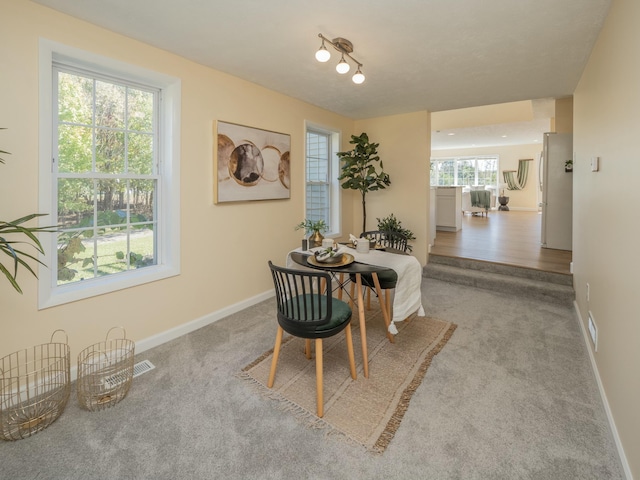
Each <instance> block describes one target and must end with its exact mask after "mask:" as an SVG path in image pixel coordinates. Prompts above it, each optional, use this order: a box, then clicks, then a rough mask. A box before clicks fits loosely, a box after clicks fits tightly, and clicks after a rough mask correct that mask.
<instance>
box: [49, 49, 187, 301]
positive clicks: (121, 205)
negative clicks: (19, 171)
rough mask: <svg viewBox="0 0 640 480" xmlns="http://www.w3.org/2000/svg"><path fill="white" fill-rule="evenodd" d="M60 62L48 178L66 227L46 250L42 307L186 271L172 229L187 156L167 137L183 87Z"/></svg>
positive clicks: (61, 58) (55, 210) (58, 219)
mask: <svg viewBox="0 0 640 480" xmlns="http://www.w3.org/2000/svg"><path fill="white" fill-rule="evenodd" d="M50 62H51V63H50V64H49V69H50V72H51V74H50V88H51V112H50V117H49V118H50V125H49V127H50V129H51V150H50V155H49V156H48V158H49V162H50V166H49V172H47V173H45V174H44V177H45V178H44V182H43V183H45V182H46V185H47V187H46V191H47V192H48V194H49V195H50V196H49V198H50V199H51V200H50V202H49V205H47V206H46V207H48V208H47V211H48V212H50V214H51V218H52V219H53V222H52V223H55V224H57V225H58V232H57V233H56V234H55V235H51V237H53V238H52V239H51V242H50V245H49V248H48V251H47V254H46V256H45V259H46V263H47V265H48V266H49V268H48V269H47V270H48V272H49V274H48V275H44V276H43V277H41V278H44V280H42V284H41V286H42V287H43V289H44V292H45V293H44V296H43V295H41V298H40V303H41V307H46V306H50V305H55V304H58V303H63V302H65V301H70V300H75V299H78V298H84V297H87V296H91V295H97V294H101V293H106V292H108V291H113V290H117V289H120V288H125V287H129V286H133V285H136V284H139V283H144V282H147V281H152V280H157V279H158V278H164V277H166V276H169V275H172V274H175V273H177V267H178V264H177V259H178V257H179V255H178V251H177V241H178V237H176V236H175V235H171V234H170V233H169V232H171V230H172V229H171V227H170V225H171V224H173V223H174V222H175V219H176V218H177V217H176V215H177V211H176V209H177V205H173V204H172V202H174V201H179V197H178V198H177V199H176V197H175V191H173V188H177V182H176V175H174V174H172V172H175V171H177V170H175V167H176V166H177V160H178V159H177V155H176V154H175V151H172V149H171V145H170V143H168V142H167V141H166V138H164V137H165V136H167V135H170V134H171V133H173V132H172V130H173V129H175V128H177V125H176V124H174V123H173V122H171V121H168V117H169V116H171V114H172V110H173V108H174V106H175V105H176V104H177V102H176V100H177V99H178V98H179V97H177V96H176V92H175V90H174V91H170V90H171V89H170V88H168V87H167V85H166V84H163V82H158V81H157V78H155V77H154V76H153V75H150V76H149V77H147V78H144V77H143V78H141V77H140V75H139V72H137V74H135V75H132V74H130V73H129V72H128V70H127V68H126V67H121V69H119V70H117V71H114V70H113V68H109V67H108V66H105V65H100V64H99V63H98V66H96V63H94V62H92V63H91V64H89V63H86V62H84V61H83V60H82V59H77V58H70V57H68V56H66V55H57V54H56V53H55V52H52V54H51V57H50ZM165 97H171V98H172V100H173V101H172V102H171V103H172V104H173V106H167V105H166V103H163V102H166V98H165ZM170 125H171V129H170V130H165V127H167V126H170ZM167 147H169V148H168V149H167ZM43 157H44V156H43ZM43 161H44V160H43ZM43 171H44V170H43ZM43 193H44V192H43ZM45 195H46V194H45ZM169 196H173V198H172V199H171V200H170V199H169V198H168V197H169ZM41 200H42V199H41ZM42 203H43V202H41V204H42ZM52 258H56V260H57V261H52Z"/></svg>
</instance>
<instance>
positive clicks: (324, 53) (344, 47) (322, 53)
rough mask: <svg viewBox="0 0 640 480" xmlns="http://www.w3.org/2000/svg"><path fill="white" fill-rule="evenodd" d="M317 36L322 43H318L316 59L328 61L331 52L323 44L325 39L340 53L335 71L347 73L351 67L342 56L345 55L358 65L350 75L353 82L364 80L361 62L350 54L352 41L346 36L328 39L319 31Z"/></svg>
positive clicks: (357, 82)
mask: <svg viewBox="0 0 640 480" xmlns="http://www.w3.org/2000/svg"><path fill="white" fill-rule="evenodd" d="M318 36H319V37H320V38H321V39H322V45H320V48H319V49H318V51H317V52H316V60H318V61H319V62H322V63H324V62H327V61H329V59H330V58H331V53H330V52H329V50H327V47H326V46H325V43H324V42H325V41H326V42H327V43H329V44H330V45H331V46H332V47H333V48H335V49H336V50H337V51H338V52H340V54H341V56H340V62H339V63H338V65H336V71H337V72H338V73H339V74H341V75H342V74H345V73H347V72H348V71H349V70H350V69H351V66H350V65H349V64H348V63H347V61H346V60H345V59H344V57H345V56H347V57H349V58H350V59H351V60H352V61H353V62H355V63H356V65H358V68H357V69H356V73H355V74H354V75H353V77H351V80H353V83H355V84H358V85H360V84H361V83H362V82H364V74H363V73H362V70H361V68H362V64H361V63H360V62H359V61H358V60H356V59H355V58H353V57H352V56H351V53H352V52H353V43H351V42H350V41H349V40H347V39H346V38H342V37H338V38H334V39H333V40H329V39H328V38H327V37H325V36H324V35H322V34H321V33H319V34H318Z"/></svg>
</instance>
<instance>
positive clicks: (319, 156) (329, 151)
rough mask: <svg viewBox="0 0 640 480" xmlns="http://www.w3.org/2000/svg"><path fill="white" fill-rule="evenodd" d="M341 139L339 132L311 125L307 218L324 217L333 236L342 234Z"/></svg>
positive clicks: (309, 128) (308, 146) (307, 174)
mask: <svg viewBox="0 0 640 480" xmlns="http://www.w3.org/2000/svg"><path fill="white" fill-rule="evenodd" d="M338 139H339V135H338V133H337V132H332V131H328V130H325V129H321V128H317V127H312V126H307V138H306V143H307V148H306V150H307V154H306V169H305V171H306V185H305V195H306V203H305V206H306V209H305V210H306V211H305V218H307V219H309V220H312V221H318V220H324V221H325V223H326V224H327V225H328V226H329V230H328V232H327V234H329V235H333V234H339V233H340V231H339V230H340V202H339V198H340V195H339V189H340V187H339V185H338V180H337V179H338V157H337V156H336V152H337V146H338V143H339V142H338Z"/></svg>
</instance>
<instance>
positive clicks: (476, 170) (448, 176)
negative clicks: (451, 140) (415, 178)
mask: <svg viewBox="0 0 640 480" xmlns="http://www.w3.org/2000/svg"><path fill="white" fill-rule="evenodd" d="M431 185H432V186H490V187H495V188H497V187H498V156H497V155H481V156H480V155H479V156H468V157H446V158H445V157H442V158H432V159H431Z"/></svg>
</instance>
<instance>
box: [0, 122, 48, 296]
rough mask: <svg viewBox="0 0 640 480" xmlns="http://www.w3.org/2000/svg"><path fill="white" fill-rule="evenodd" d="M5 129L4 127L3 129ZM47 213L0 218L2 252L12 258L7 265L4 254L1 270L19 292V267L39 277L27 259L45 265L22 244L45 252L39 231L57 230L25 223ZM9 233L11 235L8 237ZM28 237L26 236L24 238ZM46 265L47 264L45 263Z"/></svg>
mask: <svg viewBox="0 0 640 480" xmlns="http://www.w3.org/2000/svg"><path fill="white" fill-rule="evenodd" d="M2 130H4V129H2ZM0 154H9V152H5V151H4V150H0ZM0 163H4V159H3V158H1V157H0ZM43 215H46V214H44V213H32V214H30V215H26V216H24V217H20V218H18V219H16V220H12V221H10V222H7V221H4V220H0V252H2V253H4V254H5V255H7V256H8V257H9V258H10V262H9V263H7V264H6V265H5V264H4V263H2V259H4V260H5V262H6V258H5V257H4V256H2V257H1V258H0V272H2V273H3V274H4V276H5V277H6V278H7V280H9V283H10V284H11V286H12V287H13V288H14V289H15V290H16V291H17V292H18V293H22V289H21V288H20V285H19V284H18V279H17V277H18V267H19V266H20V265H22V266H23V267H24V268H26V269H27V271H28V272H30V273H31V274H32V275H33V276H34V277H37V275H36V272H35V271H34V270H33V268H31V266H30V265H29V263H27V260H33V261H35V262H37V263H39V264H40V265H44V263H42V262H41V261H40V260H39V259H38V258H37V257H36V255H37V253H36V252H34V254H31V253H29V252H27V251H25V250H23V249H22V245H28V246H30V247H32V248H34V249H35V250H36V251H37V252H39V253H44V250H43V248H42V244H41V243H40V240H38V237H37V236H36V233H38V232H55V229H54V227H27V226H25V225H24V224H25V223H27V222H29V221H30V220H33V219H34V218H37V217H41V216H43ZM6 235H9V237H6ZM11 235H14V236H15V235H18V236H19V237H18V239H15V238H14V239H12V237H11ZM24 237H26V238H24ZM44 266H46V265H44Z"/></svg>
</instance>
